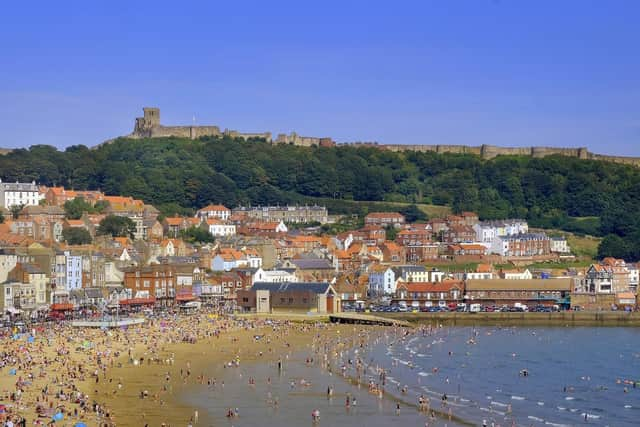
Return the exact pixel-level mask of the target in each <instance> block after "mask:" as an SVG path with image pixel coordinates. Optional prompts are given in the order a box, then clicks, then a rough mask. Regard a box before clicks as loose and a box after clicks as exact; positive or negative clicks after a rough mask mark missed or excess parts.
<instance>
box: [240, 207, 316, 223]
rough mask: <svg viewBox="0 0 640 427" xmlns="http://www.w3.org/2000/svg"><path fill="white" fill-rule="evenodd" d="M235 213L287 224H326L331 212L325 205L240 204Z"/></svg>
mask: <svg viewBox="0 0 640 427" xmlns="http://www.w3.org/2000/svg"><path fill="white" fill-rule="evenodd" d="M233 214H234V215H235V214H238V215H242V216H245V217H246V218H251V219H254V220H258V221H262V222H280V221H282V222H284V223H285V224H308V223H313V222H318V223H320V224H326V223H327V222H328V218H329V213H328V211H327V208H326V207H324V206H316V205H314V206H306V205H305V206H298V205H295V206H250V207H245V206H240V207H237V208H235V209H233Z"/></svg>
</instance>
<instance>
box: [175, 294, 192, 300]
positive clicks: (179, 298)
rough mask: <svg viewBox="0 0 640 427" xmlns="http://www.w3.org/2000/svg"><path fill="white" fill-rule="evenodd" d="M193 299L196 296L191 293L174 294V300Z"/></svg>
mask: <svg viewBox="0 0 640 427" xmlns="http://www.w3.org/2000/svg"><path fill="white" fill-rule="evenodd" d="M195 299H196V297H195V296H193V295H192V294H183V295H177V296H176V301H193V300H195Z"/></svg>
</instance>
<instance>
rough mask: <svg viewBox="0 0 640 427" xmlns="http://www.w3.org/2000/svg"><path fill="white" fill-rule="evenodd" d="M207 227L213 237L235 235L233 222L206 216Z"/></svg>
mask: <svg viewBox="0 0 640 427" xmlns="http://www.w3.org/2000/svg"><path fill="white" fill-rule="evenodd" d="M207 227H208V231H209V234H211V235H212V236H215V237H220V236H235V234H236V226H235V225H233V224H227V223H224V222H222V221H221V220H219V219H217V218H208V219H207Z"/></svg>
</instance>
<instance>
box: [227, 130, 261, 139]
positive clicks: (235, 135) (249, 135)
mask: <svg viewBox="0 0 640 427" xmlns="http://www.w3.org/2000/svg"><path fill="white" fill-rule="evenodd" d="M224 134H225V135H227V136H230V137H232V138H242V139H244V140H245V141H246V140H248V139H251V138H263V139H265V140H266V141H267V142H272V140H271V132H258V133H251V132H238V131H235V130H225V131H224Z"/></svg>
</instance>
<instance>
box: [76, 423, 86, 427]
mask: <svg viewBox="0 0 640 427" xmlns="http://www.w3.org/2000/svg"><path fill="white" fill-rule="evenodd" d="M73 427H87V425H86V424H85V423H75V424H74V425H73Z"/></svg>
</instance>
